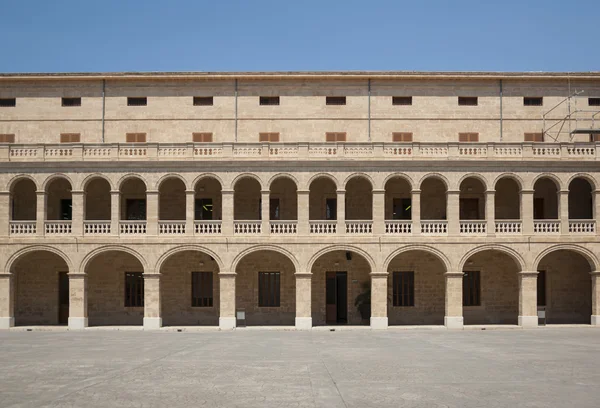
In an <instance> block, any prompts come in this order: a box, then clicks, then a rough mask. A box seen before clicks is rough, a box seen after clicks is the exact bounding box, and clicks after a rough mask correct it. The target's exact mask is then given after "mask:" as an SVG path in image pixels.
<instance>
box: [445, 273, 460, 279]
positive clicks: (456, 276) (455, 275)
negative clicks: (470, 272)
mask: <svg viewBox="0 0 600 408" xmlns="http://www.w3.org/2000/svg"><path fill="white" fill-rule="evenodd" d="M464 275H465V273H464V272H445V273H444V276H446V277H449V278H458V277H462V276H464Z"/></svg>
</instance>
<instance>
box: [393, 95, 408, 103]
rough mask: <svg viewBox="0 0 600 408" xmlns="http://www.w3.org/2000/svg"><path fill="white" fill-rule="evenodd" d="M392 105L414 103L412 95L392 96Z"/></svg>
mask: <svg viewBox="0 0 600 408" xmlns="http://www.w3.org/2000/svg"><path fill="white" fill-rule="evenodd" d="M392 105H412V96H392Z"/></svg>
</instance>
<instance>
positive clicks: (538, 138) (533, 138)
mask: <svg viewBox="0 0 600 408" xmlns="http://www.w3.org/2000/svg"><path fill="white" fill-rule="evenodd" d="M525 141H526V142H543V141H544V134H543V133H525Z"/></svg>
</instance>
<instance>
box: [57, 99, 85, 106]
mask: <svg viewBox="0 0 600 408" xmlns="http://www.w3.org/2000/svg"><path fill="white" fill-rule="evenodd" d="M61 105H62V106H66V107H70V106H81V98H62V100H61Z"/></svg>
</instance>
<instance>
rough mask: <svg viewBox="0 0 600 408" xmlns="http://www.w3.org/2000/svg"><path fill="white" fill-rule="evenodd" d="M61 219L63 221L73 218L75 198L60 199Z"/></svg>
mask: <svg viewBox="0 0 600 408" xmlns="http://www.w3.org/2000/svg"><path fill="white" fill-rule="evenodd" d="M60 219H61V220H63V221H70V220H72V219H73V200H71V199H70V198H65V199H62V200H60Z"/></svg>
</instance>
